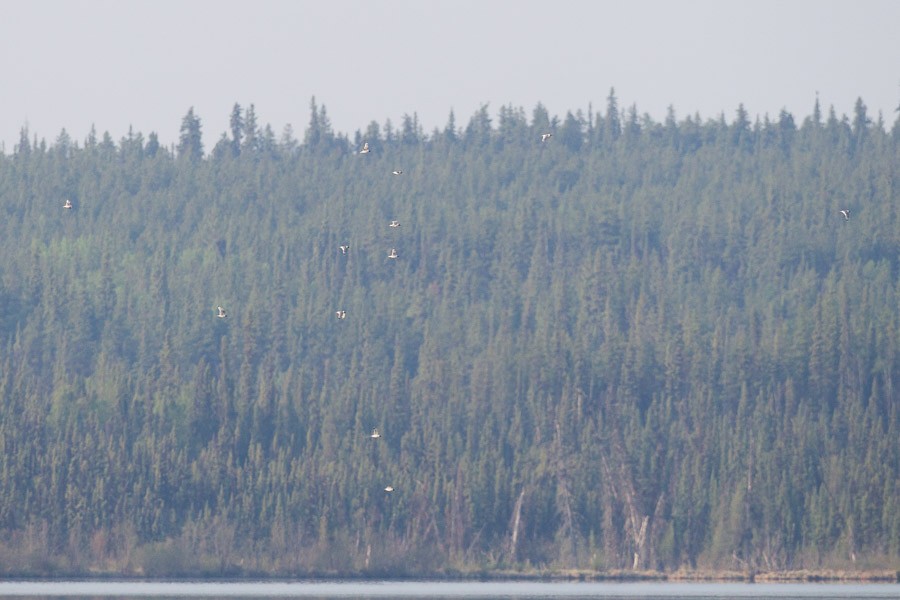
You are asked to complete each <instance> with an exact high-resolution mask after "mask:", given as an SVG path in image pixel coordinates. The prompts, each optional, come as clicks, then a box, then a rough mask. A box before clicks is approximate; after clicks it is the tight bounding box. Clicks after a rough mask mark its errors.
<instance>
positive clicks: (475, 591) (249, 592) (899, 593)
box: [0, 581, 900, 600]
mask: <svg viewBox="0 0 900 600" xmlns="http://www.w3.org/2000/svg"><path fill="white" fill-rule="evenodd" d="M0 598H3V599H12V598H22V599H25V598H27V599H29V600H36V599H40V598H45V599H48V600H61V599H64V598H73V599H75V598H78V599H81V600H83V599H84V598H102V599H104V600H109V599H123V600H127V599H129V598H153V599H157V600H162V599H167V598H171V599H175V598H182V599H190V598H228V599H229V600H236V599H240V598H247V599H251V598H252V599H259V598H320V599H329V598H407V599H426V598H466V599H468V600H482V599H484V600H488V599H501V598H502V599H507V600H512V599H516V598H542V599H545V600H556V599H563V598H565V599H572V598H605V599H609V600H614V599H616V598H628V599H631V598H650V599H654V598H658V599H667V600H694V599H703V600H711V599H718V598H772V599H775V598H781V599H790V598H823V599H824V598H828V599H840V600H863V599H867V598H891V599H894V600H900V584H806V583H803V584H793V583H772V584H768V583H586V582H585V583H575V582H567V583H556V582H520V581H516V582H500V581H492V582H468V581H467V582H444V581H437V582H436V581H401V582H398V581H374V582H362V581H353V582H348V581H311V582H304V581H296V582H280V583H278V582H233V583H232V582H199V581H198V582H135V581H128V582H124V581H123V582H116V581H102V582H96V581H71V582H62V581H53V582H44V581H16V582H3V581H0Z"/></svg>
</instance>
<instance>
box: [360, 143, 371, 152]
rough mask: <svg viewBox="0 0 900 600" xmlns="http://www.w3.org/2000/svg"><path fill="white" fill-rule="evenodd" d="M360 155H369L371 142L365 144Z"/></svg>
mask: <svg viewBox="0 0 900 600" xmlns="http://www.w3.org/2000/svg"><path fill="white" fill-rule="evenodd" d="M359 153H360V154H368V153H369V142H365V143H364V144H363V147H362V150H360V151H359Z"/></svg>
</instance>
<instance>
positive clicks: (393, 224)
mask: <svg viewBox="0 0 900 600" xmlns="http://www.w3.org/2000/svg"><path fill="white" fill-rule="evenodd" d="M388 227H400V221H391V222H390V224H389V225H388Z"/></svg>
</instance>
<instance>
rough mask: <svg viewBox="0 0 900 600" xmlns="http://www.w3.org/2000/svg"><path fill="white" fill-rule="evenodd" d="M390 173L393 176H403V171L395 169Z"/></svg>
mask: <svg viewBox="0 0 900 600" xmlns="http://www.w3.org/2000/svg"><path fill="white" fill-rule="evenodd" d="M391 173H393V174H394V175H403V171H401V170H400V169H395V170H394V171H391Z"/></svg>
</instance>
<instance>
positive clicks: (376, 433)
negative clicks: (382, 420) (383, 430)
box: [369, 429, 381, 440]
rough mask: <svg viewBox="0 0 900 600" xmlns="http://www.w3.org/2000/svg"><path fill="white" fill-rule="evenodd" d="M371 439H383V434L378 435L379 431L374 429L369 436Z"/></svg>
mask: <svg viewBox="0 0 900 600" xmlns="http://www.w3.org/2000/svg"><path fill="white" fill-rule="evenodd" d="M369 437H370V438H372V439H373V440H377V439H378V438H380V437H381V434H380V433H378V429H373V430H372V433H371V434H370V435H369Z"/></svg>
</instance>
